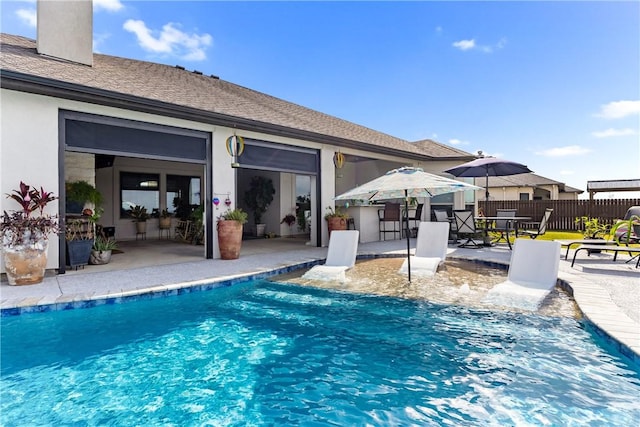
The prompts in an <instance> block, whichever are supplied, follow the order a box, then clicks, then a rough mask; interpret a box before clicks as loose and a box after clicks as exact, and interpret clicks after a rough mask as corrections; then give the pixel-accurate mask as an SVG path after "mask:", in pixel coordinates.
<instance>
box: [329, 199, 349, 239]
mask: <svg viewBox="0 0 640 427" xmlns="http://www.w3.org/2000/svg"><path fill="white" fill-rule="evenodd" d="M324 219H325V220H326V221H327V226H328V227H329V237H331V232H332V231H333V230H346V229H347V219H349V215H347V213H346V212H343V211H342V210H341V209H340V207H339V206H336V208H335V210H334V209H333V208H332V207H331V206H327V213H326V214H325V215H324Z"/></svg>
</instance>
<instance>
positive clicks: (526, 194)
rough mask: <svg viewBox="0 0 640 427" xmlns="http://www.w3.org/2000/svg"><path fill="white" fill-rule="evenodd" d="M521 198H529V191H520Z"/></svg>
mask: <svg viewBox="0 0 640 427" xmlns="http://www.w3.org/2000/svg"><path fill="white" fill-rule="evenodd" d="M520 200H529V193H520Z"/></svg>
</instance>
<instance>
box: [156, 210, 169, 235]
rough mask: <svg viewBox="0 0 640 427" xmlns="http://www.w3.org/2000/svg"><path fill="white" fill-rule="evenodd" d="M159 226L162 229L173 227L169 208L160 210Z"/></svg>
mask: <svg viewBox="0 0 640 427" xmlns="http://www.w3.org/2000/svg"><path fill="white" fill-rule="evenodd" d="M158 227H159V228H160V230H168V229H170V228H171V213H170V212H169V211H168V210H167V209H162V210H161V211H160V216H159V219H158Z"/></svg>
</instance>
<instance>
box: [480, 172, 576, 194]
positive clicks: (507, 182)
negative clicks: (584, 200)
mask: <svg viewBox="0 0 640 427" xmlns="http://www.w3.org/2000/svg"><path fill="white" fill-rule="evenodd" d="M475 184H476V185H478V186H481V187H484V186H485V184H486V178H476V179H475ZM543 185H557V186H559V187H560V192H563V193H578V194H580V193H584V191H583V190H579V189H577V188H573V187H569V186H568V185H565V183H564V182H559V181H555V180H553V179H549V178H545V177H543V176H540V175H536V174H535V173H521V174H518V175H508V176H490V177H489V188H493V187H541V186H543Z"/></svg>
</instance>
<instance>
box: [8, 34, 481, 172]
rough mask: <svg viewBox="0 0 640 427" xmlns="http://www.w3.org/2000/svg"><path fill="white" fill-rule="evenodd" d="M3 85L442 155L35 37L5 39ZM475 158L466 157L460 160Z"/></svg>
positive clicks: (230, 88)
mask: <svg viewBox="0 0 640 427" xmlns="http://www.w3.org/2000/svg"><path fill="white" fill-rule="evenodd" d="M0 67H1V70H0V73H1V75H0V76H1V77H2V79H1V82H0V83H1V85H2V87H3V88H7V89H14V90H22V91H25V92H32V93H40V94H46V95H50V96H56V97H60V98H68V99H75V100H80V101H86V102H93V103H98V104H101V105H110V106H116V107H120V108H128V109H132V110H136V111H144V112H149V113H153V114H162V115H167V116H171V117H178V118H184V119H187V120H195V121H201V122H205V123H212V124H217V125H224V126H231V127H236V128H238V129H247V130H254V131H259V132H260V131H261V132H268V133H273V134H278V135H283V136H290V137H296V138H303V139H307V140H311V141H316V142H321V143H331V144H335V145H339V146H344V147H352V148H356V149H366V150H371V151H374V152H381V153H386V154H395V155H399V154H402V155H403V156H405V157H408V158H414V159H425V160H433V159H436V160H437V158H438V157H439V156H434V155H432V154H431V153H435V152H436V151H437V150H429V149H426V148H424V147H423V148H422V149H421V148H419V147H416V146H414V145H413V144H411V143H409V142H408V141H405V140H403V139H400V138H396V137H393V136H390V135H387V134H385V133H382V132H378V131H375V130H372V129H369V128H367V127H364V126H360V125H357V124H355V123H351V122H348V121H346V120H342V119H339V118H337V117H333V116H330V115H327V114H324V113H320V112H318V111H314V110H311V109H309V108H306V107H302V106H300V105H297V104H293V103H291V102H287V101H284V100H282V99H279V98H275V97H273V96H270V95H266V94H264V93H260V92H257V91H254V90H251V89H248V88H245V87H242V86H238V85H236V84H233V83H230V82H227V81H224V80H221V79H219V78H218V77H216V76H206V75H203V74H202V73H198V72H195V71H193V72H192V71H187V70H185V69H183V68H182V67H172V66H169V65H164V64H157V63H152V62H145V61H139V60H134V59H127V58H120V57H115V56H109V55H101V54H94V56H93V66H91V67H90V66H87V65H82V64H77V63H73V62H68V61H63V60H60V59H57V58H52V57H48V56H43V55H40V54H38V53H37V51H36V42H35V41H34V40H31V39H28V38H25V37H20V36H14V35H9V34H2V35H1V36H0ZM470 157H471V155H470V154H469V153H464V152H461V153H460V155H459V156H458V158H459V159H461V160H468V159H469V158H470Z"/></svg>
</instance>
